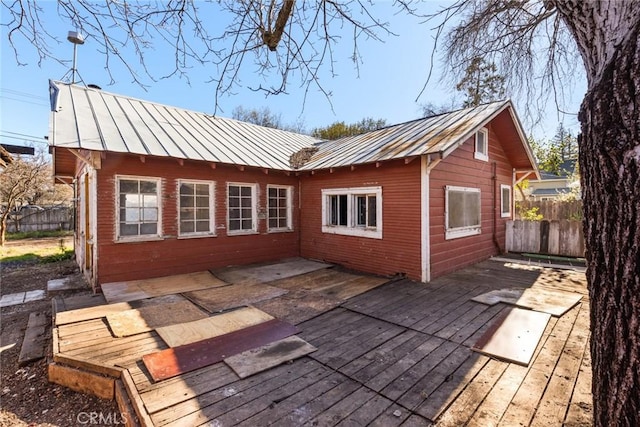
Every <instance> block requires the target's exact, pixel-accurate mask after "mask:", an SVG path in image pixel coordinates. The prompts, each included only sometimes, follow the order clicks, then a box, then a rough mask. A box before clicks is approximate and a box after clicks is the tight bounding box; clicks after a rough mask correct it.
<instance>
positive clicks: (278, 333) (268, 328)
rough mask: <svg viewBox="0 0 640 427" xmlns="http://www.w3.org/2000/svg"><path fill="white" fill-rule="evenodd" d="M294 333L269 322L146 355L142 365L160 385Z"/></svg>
mask: <svg viewBox="0 0 640 427" xmlns="http://www.w3.org/2000/svg"><path fill="white" fill-rule="evenodd" d="M298 332H299V330H298V328H296V327H295V326H293V325H291V324H289V323H285V322H282V321H280V320H278V319H273V320H269V321H267V322H264V323H259V324H257V325H255V326H250V327H248V328H244V329H241V330H239V331H235V332H231V333H229V334H225V335H221V336H219V337H214V338H209V339H206V340H203V341H198V342H194V343H191V344H187V345H183V346H180V347H174V348H169V349H167V350H162V351H159V352H156V353H151V354H146V355H144V356H142V361H143V362H144V365H145V366H146V367H147V370H148V371H149V373H150V374H151V376H152V377H153V379H154V381H161V380H164V379H167V378H171V377H174V376H176V375H180V374H183V373H186V372H191V371H194V370H196V369H199V368H203V367H205V366H209V365H212V364H214V363H218V362H221V361H222V360H223V359H224V358H225V357H229V356H233V355H235V354H238V353H242V352H244V351H247V350H251V349H252V348H257V347H260V346H263V345H265V344H269V343H271V342H273V341H277V340H279V339H282V338H286V337H289V336H291V335H295V334H297V333H298Z"/></svg>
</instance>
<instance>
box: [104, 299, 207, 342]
mask: <svg viewBox="0 0 640 427" xmlns="http://www.w3.org/2000/svg"><path fill="white" fill-rule="evenodd" d="M207 317H208V314H207V313H205V312H204V311H202V310H200V309H199V308H198V307H196V306H195V305H194V304H193V303H192V302H190V301H186V300H185V301H178V302H173V303H168V304H159V305H152V306H148V307H142V308H138V309H133V310H125V311H121V312H118V313H110V314H107V322H109V327H110V328H111V332H113V335H115V336H116V337H128V336H130V335H136V334H140V333H142V332H148V331H152V330H154V329H156V328H159V327H162V326H167V325H174V324H177V323H184V322H192V321H195V320H200V319H205V318H207Z"/></svg>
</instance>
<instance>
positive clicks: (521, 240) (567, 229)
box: [506, 220, 584, 257]
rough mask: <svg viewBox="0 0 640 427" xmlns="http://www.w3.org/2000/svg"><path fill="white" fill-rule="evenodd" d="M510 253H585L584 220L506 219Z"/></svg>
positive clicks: (565, 254) (561, 254)
mask: <svg viewBox="0 0 640 427" xmlns="http://www.w3.org/2000/svg"><path fill="white" fill-rule="evenodd" d="M506 234H507V235H506V240H507V242H506V245H507V252H528V253H536V254H548V255H560V256H569V257H583V256H584V235H583V232H582V221H568V220H560V221H544V220H543V221H523V220H515V221H508V222H507V233H506Z"/></svg>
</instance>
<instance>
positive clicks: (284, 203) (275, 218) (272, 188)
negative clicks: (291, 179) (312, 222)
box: [267, 185, 293, 231]
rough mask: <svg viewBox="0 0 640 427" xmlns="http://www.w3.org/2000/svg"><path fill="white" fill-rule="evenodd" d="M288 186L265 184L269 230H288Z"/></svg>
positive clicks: (289, 188) (289, 222)
mask: <svg viewBox="0 0 640 427" xmlns="http://www.w3.org/2000/svg"><path fill="white" fill-rule="evenodd" d="M291 192H292V189H291V187H290V186H277V185H268V186H267V197H268V200H267V203H268V206H269V212H268V228H269V231H289V230H291V229H292V228H293V227H292V226H291Z"/></svg>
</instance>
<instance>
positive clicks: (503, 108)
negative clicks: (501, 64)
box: [300, 101, 537, 173]
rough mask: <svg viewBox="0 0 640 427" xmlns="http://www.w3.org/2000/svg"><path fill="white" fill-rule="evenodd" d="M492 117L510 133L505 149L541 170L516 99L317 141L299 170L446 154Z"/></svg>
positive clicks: (517, 162)
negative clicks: (518, 113) (330, 139)
mask: <svg viewBox="0 0 640 427" xmlns="http://www.w3.org/2000/svg"><path fill="white" fill-rule="evenodd" d="M493 119H497V121H496V123H497V131H498V132H501V133H502V134H503V136H505V138H503V139H502V140H503V141H504V142H505V143H506V147H505V151H506V153H507V156H508V157H510V160H511V162H512V164H513V165H514V167H516V168H518V169H522V170H531V171H534V170H535V171H536V173H537V168H536V166H535V165H536V163H535V161H534V159H533V155H532V153H531V150H530V148H529V146H528V144H527V142H526V139H525V138H524V132H523V131H522V127H521V125H520V122H519V120H518V118H517V116H516V115H515V111H514V109H513V105H512V104H511V101H500V102H493V103H490V104H485V105H481V106H478V107H472V108H465V109H462V110H458V111H453V112H451V113H446V114H440V115H437V116H432V117H427V118H423V119H418V120H413V121H410V122H406V123H401V124H398V125H393V126H388V127H385V128H382V129H378V130H375V131H372V132H367V133H364V134H361V135H356V136H350V137H345V138H341V139H337V140H334V141H327V142H322V143H319V144H318V145H317V147H318V148H319V150H318V152H317V153H315V154H314V155H313V156H312V157H311V159H310V160H309V162H307V163H306V164H305V165H304V166H302V167H301V168H300V169H302V170H311V169H324V168H334V167H341V166H349V165H357V164H363V163H374V162H379V161H384V160H392V159H400V158H406V157H413V156H421V155H425V154H440V155H441V156H442V157H446V156H447V155H449V154H450V153H451V152H452V151H453V150H455V149H456V148H457V147H458V146H460V145H461V144H462V143H464V142H465V141H466V140H468V139H469V138H470V137H471V136H473V135H474V134H475V132H477V131H478V130H479V129H480V128H481V127H483V126H485V125H486V124H487V123H489V122H490V121H491V120H493Z"/></svg>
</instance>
